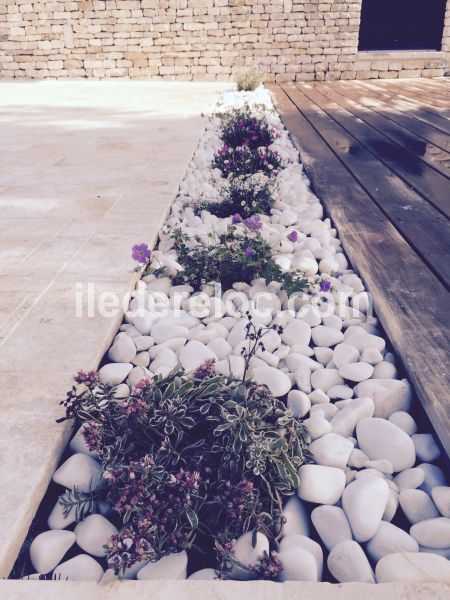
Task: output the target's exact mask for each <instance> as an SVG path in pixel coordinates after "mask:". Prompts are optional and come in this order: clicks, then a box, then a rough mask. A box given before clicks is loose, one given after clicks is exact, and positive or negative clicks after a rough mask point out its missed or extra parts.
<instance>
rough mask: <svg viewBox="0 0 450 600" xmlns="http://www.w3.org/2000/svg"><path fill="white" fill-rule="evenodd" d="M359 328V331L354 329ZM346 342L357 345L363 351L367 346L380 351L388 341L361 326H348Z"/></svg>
mask: <svg viewBox="0 0 450 600" xmlns="http://www.w3.org/2000/svg"><path fill="white" fill-rule="evenodd" d="M355 329H358V330H359V331H358V332H355V333H354V332H353V330H355ZM345 343H346V344H350V345H351V346H355V348H357V349H358V350H359V351H360V352H363V351H364V350H365V349H366V348H375V349H376V350H378V351H379V352H383V350H384V348H385V346H386V342H385V341H384V339H383V338H382V337H379V336H378V335H372V334H370V333H367V332H366V331H364V330H362V331H361V328H356V327H355V328H350V327H349V328H348V329H347V331H346V332H345Z"/></svg>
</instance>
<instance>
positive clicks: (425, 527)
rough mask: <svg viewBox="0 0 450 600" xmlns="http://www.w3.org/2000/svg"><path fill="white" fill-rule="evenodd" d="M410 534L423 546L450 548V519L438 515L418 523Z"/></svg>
mask: <svg viewBox="0 0 450 600" xmlns="http://www.w3.org/2000/svg"><path fill="white" fill-rule="evenodd" d="M410 534H411V535H412V537H413V538H414V539H415V540H416V542H417V543H418V544H420V545H421V546H428V547H429V548H450V519H447V518H446V517H436V518H435V519H426V520H425V521H421V522H420V523H416V524H415V525H413V526H412V527H411V529H410Z"/></svg>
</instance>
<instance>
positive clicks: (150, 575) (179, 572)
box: [137, 550, 188, 579]
mask: <svg viewBox="0 0 450 600" xmlns="http://www.w3.org/2000/svg"><path fill="white" fill-rule="evenodd" d="M187 562H188V556H187V553H186V550H183V551H182V552H178V553H176V554H168V555H167V556H163V558H161V559H160V560H158V561H156V562H149V563H148V564H146V565H145V567H143V568H142V569H141V570H140V571H138V573H137V579H186V575H187Z"/></svg>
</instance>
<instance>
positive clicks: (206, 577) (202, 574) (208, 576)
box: [188, 569, 217, 581]
mask: <svg viewBox="0 0 450 600" xmlns="http://www.w3.org/2000/svg"><path fill="white" fill-rule="evenodd" d="M188 579H192V580H193V581H213V580H214V579H217V573H216V571H215V570H214V569H200V571H196V572H195V573H192V575H189V577H188Z"/></svg>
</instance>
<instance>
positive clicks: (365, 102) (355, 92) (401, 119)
mask: <svg viewBox="0 0 450 600" xmlns="http://www.w3.org/2000/svg"><path fill="white" fill-rule="evenodd" d="M352 83H353V85H352V86H351V87H349V86H348V85H347V86H344V85H342V82H334V85H333V87H334V88H335V89H336V90H338V91H339V93H341V94H343V95H345V97H346V98H351V99H353V100H355V101H356V102H358V103H359V104H361V105H362V106H365V107H366V108H369V109H370V110H372V111H373V112H377V113H379V114H381V115H382V116H383V117H385V118H386V119H389V120H390V121H392V122H393V123H395V124H397V125H401V126H402V127H404V128H405V129H406V130H407V131H409V132H411V133H413V134H414V135H415V136H417V137H419V138H421V139H423V140H425V141H427V142H430V143H431V144H434V145H435V146H437V147H438V148H441V149H442V150H445V151H446V152H449V153H450V138H449V136H448V135H446V134H445V133H443V132H442V131H440V130H439V129H436V128H435V127H433V126H432V125H428V123H424V122H423V121H421V120H420V119H415V118H414V117H412V116H411V115H409V114H407V113H403V112H401V111H400V110H398V109H397V108H394V107H393V106H392V105H391V104H389V103H387V102H386V100H384V101H383V100H380V99H378V98H375V96H374V94H372V93H371V92H370V90H368V89H367V88H365V87H362V86H359V85H358V82H356V81H355V82H352Z"/></svg>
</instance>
